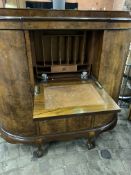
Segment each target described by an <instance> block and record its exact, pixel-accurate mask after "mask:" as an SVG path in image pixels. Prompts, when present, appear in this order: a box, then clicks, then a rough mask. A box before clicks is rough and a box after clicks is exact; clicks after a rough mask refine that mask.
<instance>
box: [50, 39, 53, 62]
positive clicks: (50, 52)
mask: <svg viewBox="0 0 131 175" xmlns="http://www.w3.org/2000/svg"><path fill="white" fill-rule="evenodd" d="M50 40H51V41H50V42H51V43H50V44H51V52H50V53H51V65H53V37H51V39H50Z"/></svg>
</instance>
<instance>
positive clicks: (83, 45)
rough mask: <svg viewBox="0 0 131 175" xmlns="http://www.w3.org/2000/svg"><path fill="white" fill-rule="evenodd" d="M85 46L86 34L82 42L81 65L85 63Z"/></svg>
mask: <svg viewBox="0 0 131 175" xmlns="http://www.w3.org/2000/svg"><path fill="white" fill-rule="evenodd" d="M85 45H86V32H85V33H84V35H83V37H82V38H81V42H80V63H81V64H83V63H84V56H85Z"/></svg>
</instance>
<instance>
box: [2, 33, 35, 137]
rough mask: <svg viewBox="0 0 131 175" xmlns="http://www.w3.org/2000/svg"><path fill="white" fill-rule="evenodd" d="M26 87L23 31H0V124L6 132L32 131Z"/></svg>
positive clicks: (33, 127)
mask: <svg viewBox="0 0 131 175" xmlns="http://www.w3.org/2000/svg"><path fill="white" fill-rule="evenodd" d="M30 87H31V86H30V77H29V70H28V63H27V55H26V48H25V39H24V33H23V31H17V30H14V31H13V30H12V31H10V30H2V31H0V125H1V127H2V128H3V129H5V130H6V131H7V132H8V133H12V134H15V135H18V136H32V135H34V134H35V125H34V123H33V120H32V111H33V103H32V101H33V100H32V96H31V89H30Z"/></svg>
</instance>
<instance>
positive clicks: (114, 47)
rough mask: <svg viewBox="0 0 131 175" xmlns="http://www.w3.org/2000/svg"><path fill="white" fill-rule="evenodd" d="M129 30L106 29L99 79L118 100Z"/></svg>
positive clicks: (130, 34) (130, 36)
mask: <svg viewBox="0 0 131 175" xmlns="http://www.w3.org/2000/svg"><path fill="white" fill-rule="evenodd" d="M130 38H131V33H130V31H129V30H105V31H104V37H103V46H102V54H101V61H100V68H99V75H98V80H99V81H100V83H101V84H102V85H103V86H104V88H105V90H106V91H107V92H108V93H109V94H110V95H111V97H112V98H113V99H114V100H115V101H117V100H118V96H119V91H120V85H121V81H122V76H123V71H124V66H125V61H126V58H127V54H128V49H129V42H130Z"/></svg>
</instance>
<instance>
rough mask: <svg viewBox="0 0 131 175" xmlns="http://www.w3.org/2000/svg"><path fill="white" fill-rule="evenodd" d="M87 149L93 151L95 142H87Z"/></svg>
mask: <svg viewBox="0 0 131 175" xmlns="http://www.w3.org/2000/svg"><path fill="white" fill-rule="evenodd" d="M87 148H88V150H91V149H94V148H95V141H92V142H91V141H90V142H89V141H87Z"/></svg>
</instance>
